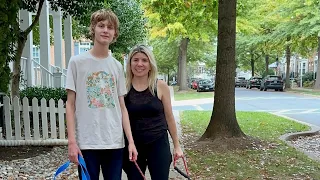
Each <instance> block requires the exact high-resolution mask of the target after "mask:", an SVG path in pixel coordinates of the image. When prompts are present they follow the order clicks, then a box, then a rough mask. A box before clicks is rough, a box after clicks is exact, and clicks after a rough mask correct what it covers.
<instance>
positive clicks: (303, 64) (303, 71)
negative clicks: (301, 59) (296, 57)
mask: <svg viewBox="0 0 320 180" xmlns="http://www.w3.org/2000/svg"><path fill="white" fill-rule="evenodd" d="M305 73H306V63H302V74H305Z"/></svg>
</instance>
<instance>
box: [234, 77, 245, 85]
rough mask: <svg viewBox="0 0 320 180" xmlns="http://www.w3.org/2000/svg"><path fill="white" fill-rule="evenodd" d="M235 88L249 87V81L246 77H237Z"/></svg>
mask: <svg viewBox="0 0 320 180" xmlns="http://www.w3.org/2000/svg"><path fill="white" fill-rule="evenodd" d="M235 82H236V84H235V87H238V86H239V87H246V85H247V81H246V78H245V77H236V78H235Z"/></svg>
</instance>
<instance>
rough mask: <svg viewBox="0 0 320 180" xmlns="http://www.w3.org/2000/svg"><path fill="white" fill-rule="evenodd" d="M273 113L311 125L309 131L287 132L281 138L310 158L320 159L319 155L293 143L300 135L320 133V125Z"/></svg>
mask: <svg viewBox="0 0 320 180" xmlns="http://www.w3.org/2000/svg"><path fill="white" fill-rule="evenodd" d="M271 114H274V115H276V116H280V117H283V118H286V119H289V120H292V121H296V122H298V123H301V124H305V125H307V126H309V127H310V128H311V130H309V131H303V132H296V133H287V134H284V135H282V136H280V137H279V139H280V140H282V141H283V142H285V143H286V144H287V145H289V146H291V147H293V148H295V149H296V150H298V151H300V152H303V153H304V154H305V155H307V156H308V157H309V158H311V159H313V160H316V161H320V158H319V157H317V156H315V155H314V154H312V153H309V152H307V151H304V150H303V149H300V148H298V147H296V146H295V145H294V144H292V143H291V140H293V139H296V138H298V137H299V136H313V135H317V134H320V127H319V126H315V125H312V124H309V123H306V122H302V121H299V120H297V119H294V118H291V117H287V116H284V115H279V114H275V113H271Z"/></svg>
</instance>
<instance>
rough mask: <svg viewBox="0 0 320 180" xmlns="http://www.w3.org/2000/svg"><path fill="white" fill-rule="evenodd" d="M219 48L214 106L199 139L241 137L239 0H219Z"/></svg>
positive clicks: (242, 134)
mask: <svg viewBox="0 0 320 180" xmlns="http://www.w3.org/2000/svg"><path fill="white" fill-rule="evenodd" d="M218 9H219V10H218V51H217V72H216V86H215V87H216V88H215V94H214V108H213V111H212V115H211V119H210V123H209V125H208V127H207V129H206V131H205V133H204V134H203V135H202V137H201V138H200V140H205V139H207V138H210V139H221V138H229V137H242V136H245V134H244V133H243V132H242V131H241V129H240V127H239V124H238V122H237V118H236V113H235V88H234V86H235V81H234V77H235V70H236V61H235V38H236V32H235V30H236V0H219V7H218Z"/></svg>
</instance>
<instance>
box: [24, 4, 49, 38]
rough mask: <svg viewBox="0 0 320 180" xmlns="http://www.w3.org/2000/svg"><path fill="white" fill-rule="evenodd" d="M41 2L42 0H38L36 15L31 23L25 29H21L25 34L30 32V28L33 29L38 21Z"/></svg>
mask: <svg viewBox="0 0 320 180" xmlns="http://www.w3.org/2000/svg"><path fill="white" fill-rule="evenodd" d="M43 3H44V0H40V1H39V6H38V10H37V14H36V17H35V18H34V20H33V22H32V24H31V25H30V26H29V27H28V28H27V29H26V30H25V31H23V33H24V34H25V35H28V34H29V33H30V32H31V30H32V29H33V27H34V26H35V25H36V24H37V23H38V22H39V18H40V14H41V9H42V6H43Z"/></svg>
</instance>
